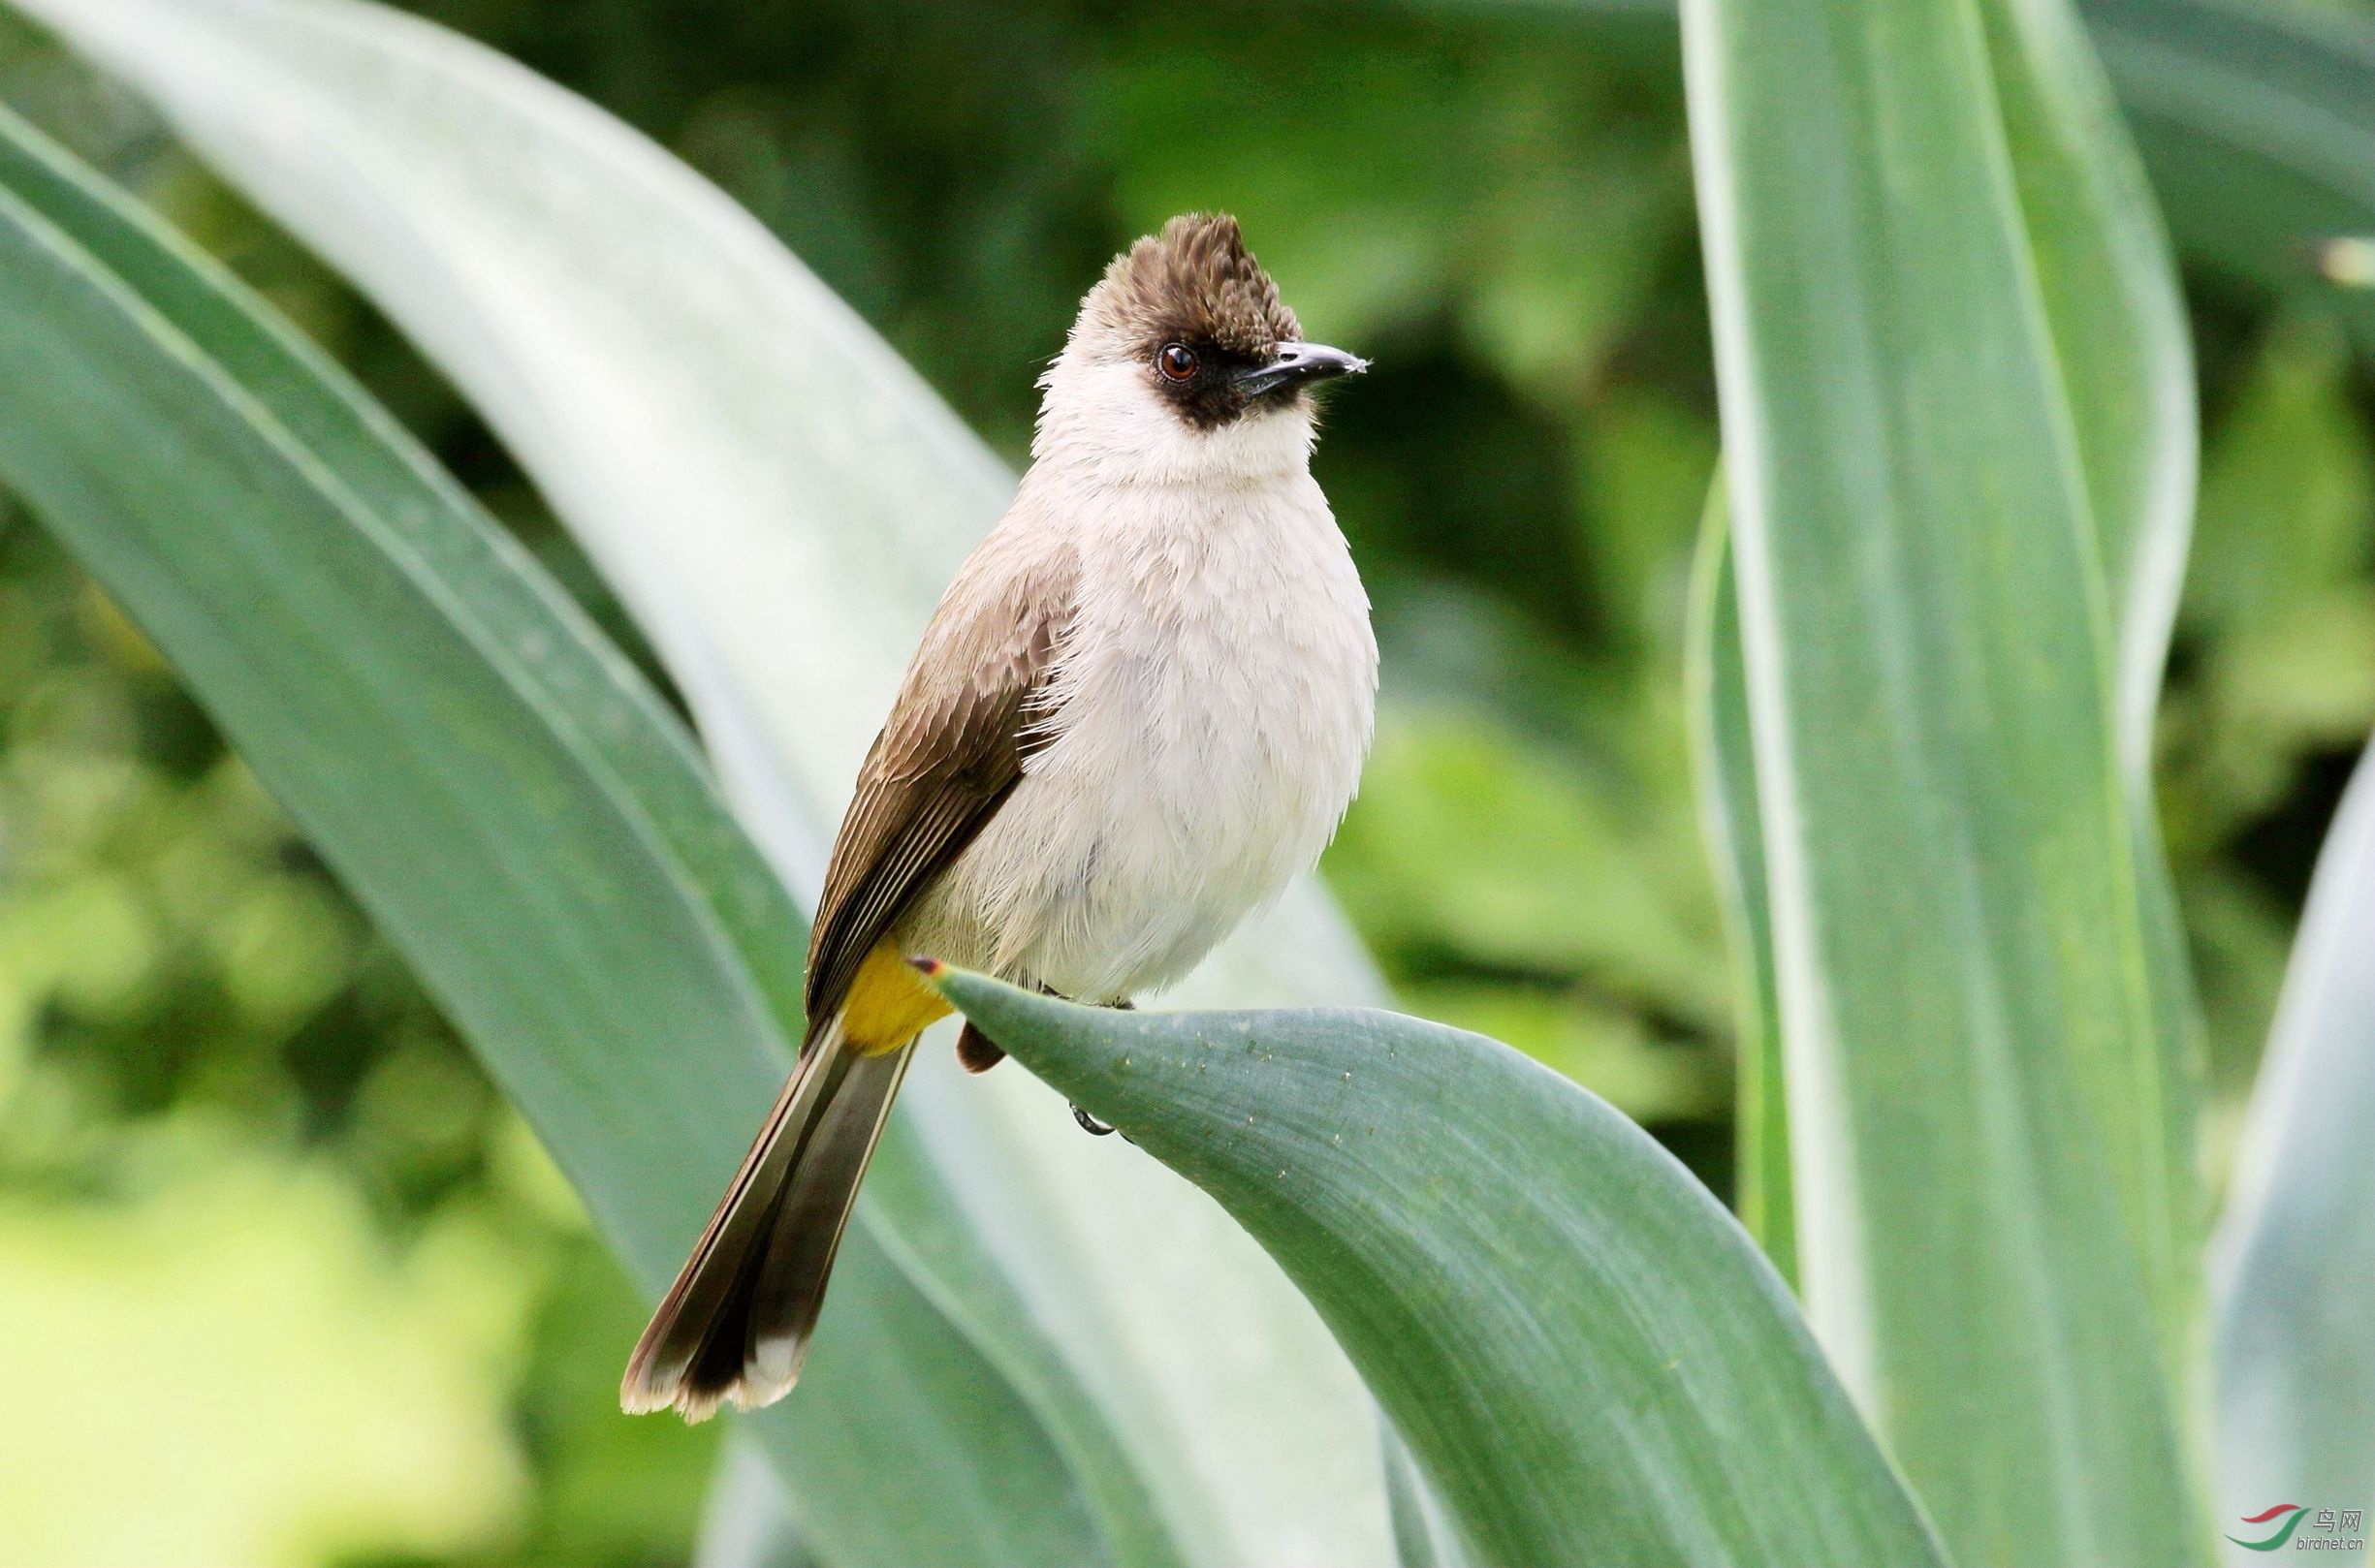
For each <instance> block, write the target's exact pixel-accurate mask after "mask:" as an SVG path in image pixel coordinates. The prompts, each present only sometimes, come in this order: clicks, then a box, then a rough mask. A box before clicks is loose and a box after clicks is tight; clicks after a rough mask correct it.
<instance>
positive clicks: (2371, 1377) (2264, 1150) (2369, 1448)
mask: <svg viewBox="0 0 2375 1568" xmlns="http://www.w3.org/2000/svg"><path fill="white" fill-rule="evenodd" d="M2371 1122H2375V746H2370V747H2369V748H2368V750H2367V753H2366V755H2365V756H2363V757H2361V758H2360V759H2359V770H2358V773H2357V775H2356V776H2355V777H2354V778H2353V779H2352V780H2351V785H2350V789H2349V792H2348V793H2347V794H2345V795H2344V796H2343V799H2342V806H2341V809H2340V811H2339V812H2337V813H2336V814H2335V817H2334V823H2333V828H2332V830H2331V831H2330V832H2329V833H2328V836H2327V840H2326V847H2325V849H2324V851H2323V852H2322V853H2321V854H2320V855H2319V857H2318V863H2317V874H2316V877H2315V879H2314V880H2313V881H2312V882H2311V884H2310V888H2309V907H2308V912H2307V914H2306V915H2305V916H2304V917H2303V919H2302V921H2301V928H2300V936H2299V939H2298V941H2297V942H2296V945H2295V947H2294V950H2293V959H2292V964H2291V967H2290V968H2289V969H2288V970H2287V971H2286V974H2285V982H2284V998H2283V1001H2282V1002H2281V1003H2280V1004H2279V1006H2278V1009H2277V1013H2276V1026H2275V1029H2274V1032H2273V1033H2272V1034H2271V1035H2270V1036H2269V1038H2268V1047H2267V1056H2266V1058H2265V1060H2264V1063H2263V1065H2262V1066H2261V1069H2260V1081H2259V1083H2258V1085H2257V1086H2256V1087H2255V1089H2254V1090H2253V1094H2252V1105H2251V1114H2250V1118H2249V1120H2248V1121H2247V1122H2246V1123H2245V1125H2244V1129H2243V1144H2242V1149H2241V1152H2240V1154H2239V1155H2238V1157H2237V1160H2236V1164H2235V1176H2234V1185H2233V1189H2232V1193H2231V1195H2230V1197H2229V1199H2228V1208H2227V1213H2226V1216H2225V1219H2224V1221H2223V1222H2222V1225H2221V1227H2220V1234H2219V1246H2218V1249H2217V1252H2216V1254H2215V1261H2216V1263H2217V1265H2218V1267H2217V1270H2216V1274H2217V1279H2218V1284H2219V1287H2220V1289H2219V1296H2220V1301H2219V1312H2218V1362H2219V1364H2218V1384H2219V1460H2220V1473H2219V1490H2220V1495H2221V1498H2222V1499H2223V1506H2222V1508H2221V1509H2220V1514H2221V1516H2222V1518H2223V1519H2224V1520H2225V1521H2228V1522H2227V1523H2226V1526H2225V1527H2226V1528H2227V1529H2230V1530H2233V1529H2236V1528H2237V1526H2236V1525H2235V1524H2234V1523H2233V1521H2234V1520H2235V1519H2237V1518H2243V1517H2249V1516H2251V1515H2254V1514H2257V1513H2259V1512H2261V1511H2262V1510H2264V1509H2265V1508H2267V1507H2268V1506H2269V1505H2270V1504H2272V1503H2277V1502H2285V1501H2291V1502H2297V1503H2303V1504H2306V1505H2307V1506H2309V1507H2312V1508H2320V1507H2328V1506H2332V1505H2335V1504H2339V1505H2341V1506H2344V1507H2356V1506H2358V1505H2359V1503H2360V1502H2361V1501H2362V1500H2363V1499H2365V1498H2367V1497H2368V1496H2370V1495H2375V1314H2370V1312H2369V1311H2368V1303H2369V1302H2370V1301H2375V1160H2370V1159H2369V1158H2368V1157H2367V1144H2368V1132H2367V1129H2368V1127H2369V1125H2370V1123H2371ZM2241 1533H2243V1534H2245V1535H2251V1534H2254V1533H2259V1532H2253V1531H2242V1532H2241ZM2237 1560H2246V1561H2248V1560H2253V1559H2249V1558H2240V1557H2238V1559H2237Z"/></svg>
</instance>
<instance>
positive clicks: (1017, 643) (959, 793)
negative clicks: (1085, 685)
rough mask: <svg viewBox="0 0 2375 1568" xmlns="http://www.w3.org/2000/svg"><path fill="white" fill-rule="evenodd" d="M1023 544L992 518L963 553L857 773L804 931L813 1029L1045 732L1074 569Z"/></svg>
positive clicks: (992, 811)
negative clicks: (994, 529)
mask: <svg viewBox="0 0 2375 1568" xmlns="http://www.w3.org/2000/svg"><path fill="white" fill-rule="evenodd" d="M1034 544H1035V540H1034V538H1033V537H1032V536H1031V535H1030V534H1029V533H1028V532H1023V531H1017V532H1015V533H1013V534H1007V533H1006V532H1005V531H1004V530H1001V531H1000V533H999V534H994V535H992V537H991V538H990V539H989V540H988V541H987V542H985V543H984V545H983V546H982V549H980V551H979V552H977V553H976V554H975V556H974V557H973V558H972V559H971V560H969V561H967V562H966V567H965V570H964V571H962V572H961V573H959V574H958V578H957V581H956V583H955V584H954V585H953V586H951V587H950V589H949V591H948V595H947V597H946V598H944V599H942V600H941V602H940V608H939V611H938V612H936V613H935V614H934V616H933V621H932V625H931V626H930V627H929V628H928V629H927V630H926V631H925V633H924V641H923V643H922V645H921V646H920V647H918V648H917V649H916V653H915V662H914V663H913V664H911V665H909V666H908V668H907V675H906V679H905V681H904V682H903V683H902V685H901V687H900V693H899V700H898V701H897V702H896V703H894V704H893V705H892V707H891V717H890V720H889V722H888V723H886V724H884V725H883V727H882V733H881V734H880V735H878V736H876V737H874V744H873V749H872V750H871V751H869V752H868V753H867V757H866V766H865V767H864V768H860V769H859V771H858V793H857V799H856V800H852V801H851V802H850V806H849V814H848V815H847V816H846V817H844V818H842V819H841V831H840V836H839V838H838V839H836V840H835V841H834V845H833V861H832V863H831V864H830V866H828V867H827V869H826V872H825V892H824V896H823V898H822V899H820V900H819V901H818V904H817V909H816V925H815V930H814V934H813V935H812V936H811V937H810V939H809V942H808V1027H809V1030H810V1031H811V1034H813V1031H814V1030H815V1029H816V1028H818V1027H819V1025H820V1023H821V1021H822V1020H823V1019H826V1018H828V1017H830V1016H831V1015H832V1012H833V1010H834V1009H835V1008H837V1007H839V1005H840V1002H841V999H842V997H844V996H845V995H847V994H848V991H849V987H850V984H851V982H852V981H853V980H854V979H855V978H856V976H857V973H858V966H859V964H861V963H863V962H864V961H865V959H866V955H867V954H868V953H869V952H871V951H872V949H873V946H874V944H875V943H876V942H878V941H880V940H881V939H882V935H883V933H884V932H885V931H887V930H889V929H890V927H891V925H892V923H893V922H895V921H897V920H898V919H899V917H900V915H901V914H903V912H904V911H905V910H906V908H907V907H908V905H909V904H910V903H912V902H913V901H914V899H915V898H916V896H917V895H918V894H921V893H922V892H923V891H924V889H925V887H926V886H927V885H929V884H930V882H931V881H932V879H933V878H934V876H936V875H938V874H939V873H940V872H941V871H942V870H944V869H946V868H947V866H948V863H949V862H951V861H953V860H955V859H956V858H957V856H958V855H959V854H961V853H963V851H964V849H965V847H966V845H967V844H969V843H971V842H972V841H973V836H974V835H975V834H976V833H978V832H980V831H981V830H982V829H983V828H984V827H985V826H986V825H987V824H988V823H989V821H990V819H991V817H993V816H995V815H996V814H997V812H998V807H999V806H1000V805H1001V804H1003V803H1004V802H1005V800H1006V797H1007V795H1008V794H1010V793H1011V792H1012V791H1013V789H1014V786H1015V784H1016V783H1017V782H1018V781H1019V780H1020V779H1021V778H1022V776H1023V764H1024V763H1025V761H1026V760H1028V758H1029V756H1030V754H1031V752H1032V751H1033V750H1034V749H1036V744H1037V743H1038V742H1040V741H1041V739H1042V737H1044V735H1045V733H1046V727H1047V724H1048V721H1049V719H1050V718H1051V714H1050V712H1049V710H1048V708H1047V706H1046V705H1047V696H1048V677H1049V672H1050V670H1051V668H1052V666H1053V665H1054V663H1055V660H1056V654H1057V652H1058V650H1059V648H1060V647H1061V644H1062V642H1063V636H1064V633H1065V631H1066V630H1067V628H1068V627H1069V625H1070V622H1071V612H1072V590H1073V579H1074V574H1073V571H1072V567H1071V562H1070V557H1069V554H1068V552H1066V553H1062V554H1052V553H1049V552H1045V551H1040V550H1035V549H1033V546H1034Z"/></svg>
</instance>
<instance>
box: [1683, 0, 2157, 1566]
mask: <svg viewBox="0 0 2375 1568" xmlns="http://www.w3.org/2000/svg"><path fill="white" fill-rule="evenodd" d="M1684 45H1685V58H1686V64H1687V68H1688V76H1689V85H1690V98H1691V110H1692V117H1693V131H1694V148H1695V151H1696V156H1697V166H1698V177H1699V191H1700V205H1701V212H1702V219H1703V223H1704V228H1705V232H1706V234H1707V236H1708V267H1709V277H1710V285H1711V292H1712V295H1713V300H1714V309H1715V321H1716V340H1717V364H1718V371H1719V379H1720V382H1721V386H1722V393H1723V413H1724V424H1725V445H1726V473H1727V476H1728V479H1729V483H1730V486H1731V507H1732V523H1733V530H1734V532H1733V543H1734V548H1735V550H1736V552H1737V572H1738V585H1739V592H1740V609H1741V624H1742V627H1743V633H1744V635H1743V649H1744V653H1745V660H1746V672H1747V684H1748V706H1749V713H1750V720H1751V729H1752V731H1753V737H1754V742H1755V754H1756V775H1757V782H1758V792H1759V797H1760V810H1759V815H1760V818H1761V829H1762V835H1763V842H1764V851H1765V862H1766V866H1767V870H1768V891H1769V899H1770V906H1771V912H1772V924H1773V943H1774V949H1775V955H1776V979H1777V992H1778V997H1779V1002H1780V1008H1781V1021H1782V1036H1783V1050H1784V1055H1785V1059H1786V1062H1787V1071H1788V1075H1789V1127H1790V1130H1791V1137H1792V1149H1791V1154H1792V1160H1791V1165H1792V1176H1793V1185H1794V1191H1795V1197H1796V1204H1797V1208H1796V1220H1797V1239H1798V1248H1799V1267H1800V1279H1801V1283H1802V1288H1803V1290H1804V1293H1805V1296H1806V1300H1807V1301H1808V1305H1809V1310H1810V1314H1811V1316H1812V1318H1813V1320H1814V1322H1815V1324H1816V1327H1817V1330H1818V1332H1819V1333H1821V1335H1822V1337H1823V1341H1824V1343H1825V1345H1826V1346H1827V1347H1828V1348H1829V1349H1830V1351H1831V1353H1832V1355H1833V1357H1834V1358H1835V1359H1836V1360H1837V1361H1838V1362H1839V1364H1840V1365H1841V1367H1842V1369H1843V1373H1844V1375H1845V1376H1846V1377H1847V1379H1848V1382H1849V1385H1850V1387H1851V1388H1853V1389H1854V1390H1855V1391H1856V1393H1857V1396H1858V1397H1859V1400H1860V1401H1861V1402H1862V1403H1863V1405H1864V1407H1865V1408H1866V1409H1867V1410H1868V1411H1871V1412H1872V1413H1873V1414H1874V1416H1875V1418H1876V1420H1877V1421H1878V1423H1879V1425H1880V1426H1881V1427H1882V1429H1883V1433H1884V1436H1885V1437H1886V1439H1887V1440H1888V1442H1889V1444H1890V1448H1891V1451H1892V1452H1893V1453H1894V1454H1895V1455H1896V1456H1897V1457H1898V1458H1899V1459H1900V1461H1901V1462H1903V1464H1904V1465H1905V1467H1906V1470H1907V1472H1908V1474H1909V1475H1910V1476H1911V1477H1912V1478H1913V1480H1914V1482H1915V1484H1916V1487H1917V1488H1918V1489H1919V1490H1920V1491H1921V1494H1922V1496H1923V1498H1924V1500H1925V1502H1926V1503H1927V1505H1928V1507H1929V1508H1930V1511H1931V1513H1932V1515H1933V1517H1935V1518H1936V1519H1937V1520H1938V1521H1939V1524H1940V1527H1941V1530H1942V1531H1943V1533H1944V1534H1945V1536H1946V1538H1947V1540H1948V1543H1949V1544H1950V1545H1951V1546H1952V1547H1953V1548H1954V1549H1955V1551H1956V1552H1957V1554H1958V1556H1960V1557H1961V1558H1963V1559H1964V1560H1966V1561H1968V1562H1971V1563H1975V1564H1976V1563H1980V1562H1991V1561H2003V1560H2013V1559H2019V1560H2053V1559H2065V1560H2074V1561H2111V1560H2148V1561H2156V1562H2171V1563H2174V1562H2181V1561H2188V1560H2196V1559H2198V1558H2199V1557H2200V1556H2201V1550H2202V1536H2201V1531H2200V1529H2199V1520H2198V1516H2197V1514H2196V1509H2195V1502H2194V1499H2193V1495H2192V1487H2191V1483H2190V1481H2189V1466H2188V1456H2189V1444H2190V1441H2191V1438H2190V1434H2189V1431H2188V1427H2187V1425H2186V1418H2187V1415H2188V1413H2189V1411H2190V1403H2191V1399H2192V1396H2193V1394H2194V1383H2195V1379H2196V1376H2197V1374H2196V1373H2195V1371H2194V1365H2195V1361H2194V1345H2195V1341H2196V1338H2197V1337H2198V1335H2197V1333H2196V1331H2195V1330H2194V1327H2193V1324H2194V1321H2195V1313H2196V1310H2197V1305H2196V1292H2195V1291H2194V1289H2193V1287H2192V1284H2191V1279H2190V1270H2191V1261H2192V1258H2193V1256H2194V1251H2193V1245H2194V1239H2195V1234H2196V1226H2197V1223H2198V1222H2197V1220H2196V1215H2197V1214H2198V1212H2199V1198H2198V1196H2197V1194H2196V1192H2195V1190H2194V1180H2193V1171H2192V1162H2191V1148H2192V1143H2191V1127H2192V1113H2193V1100H2194V1096H2195V1088H2194V1083H2193V1079H2194V1070H2193V1066H2192V1062H2193V1055H2194V1051H2195V1039H2196V1034H2195V1030H2196V1024H2195V1022H2194V1007H2193V1002H2192V997H2191V994H2190V985H2189V983H2188V981H2187V979H2186V976H2185V974H2184V972H2183V967H2182V963H2181V961H2180V958H2181V955H2180V952H2179V950H2178V948H2177V945H2176V942H2175V925H2174V919H2173V911H2172V909H2171V907H2170V905H2169V899H2168V895H2167V888H2166V870H2165V868H2164V867H2163V866H2162V864H2161V863H2160V861H2159V856H2158V851H2157V848H2156V847H2155V843H2156V841H2155V835H2154V830H2153V827H2152V823H2151V821H2150V818H2149V815H2148V809H2147V805H2146V800H2145V797H2144V793H2143V788H2142V765H2143V759H2144V749H2145V748H2144V740H2145V737H2146V726H2145V719H2146V717H2147V716H2148V715H2149V713H2150V710H2151V705H2150V695H2151V690H2152V687H2153V685H2154V683H2155V680H2156V678H2157V672H2158V666H2159V659H2160V650H2161V647H2162V645H2163V643H2164V642H2165V640H2166V636H2167V625H2168V613H2169V611H2168V606H2169V595H2170V593H2171V592H2172V589H2173V582H2172V577H2173V572H2174V569H2175V566H2176V564H2177V562H2178V560H2179V558H2180V557H2181V554H2182V545H2183V527H2184V519H2185V515H2186V509H2187V506H2188V505H2189V496H2190V490H2191V485H2192V477H2193V475H2192V462H2193V454H2192V447H2191V423H2190V421H2191V413H2190V403H2189V402H2188V401H2187V398H2188V395H2189V394H2188V393H2187V392H2186V391H2185V387H2184V381H2185V378H2186V350H2185V344H2184V340H2183V337H2182V335H2181V327H2182V318H2181V316H2180V314H2179V312H2178V310H2177V308H2176V305H2175V299H2174V294H2173V287H2174V286H2173V283H2172V281H2171V280H2170V277H2169V267H2168V264H2167V261H2166V257H2165V255H2164V254H2163V251H2162V247H2161V244H2160V240H2159V235H2158V232H2157V228H2156V227H2155V224H2154V221H2153V218H2152V215H2151V212H2150V210H2149V206H2148V204H2146V203H2145V201H2144V200H2143V196H2142V192H2141V188H2140V183H2139V181H2138V179H2137V178H2136V177H2135V172H2134V170H2133V168H2132V166H2131V165H2130V164H2129V162H2128V161H2127V154H2126V152H2125V149H2124V144H2123V142H2122V141H2121V139H2120V137H2119V133H2118V128H2117V125H2116V121H2115V118H2114V116H2113V115H2112V114H2111V112H2110V110H2109V105H2108V100H2107V95H2106V92H2105V90H2104V88H2103V84H2102V83H2101V81H2100V80H2099V79H2098V78H2097V77H2096V75H2095V72H2094V68H2093V64H2092V62H2091V60H2090V59H2089V58H2088V56H2087V54H2086V50H2085V47H2084V43H2083V40H2082V39H2081V38H2080V37H2079V36H2078V33H2077V31H2076V28H2075V26H2074V23H2073V21H2072V19H2071V17H2070V16H2069V15H2068V14H2067V12H2066V11H2064V10H2063V9H2061V8H2060V7H2059V6H2057V5H2055V4H2050V3H2025V0H2024V3H2020V4H2011V3H2009V0H2008V3H1997V4H1983V5H1976V6H1975V5H1963V4H1956V3H1952V0H1893V3H1891V4H1888V5H1884V6H1882V5H1858V4H1853V3H1849V0H1789V3H1771V0H1766V3H1759V4H1753V5H1752V4H1748V3H1745V0H1690V3H1689V4H1687V5H1686V6H1685V9H1684ZM1948 1195H1952V1200H1951V1201H1942V1200H1944V1199H1946V1198H1947V1196H1948Z"/></svg>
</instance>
